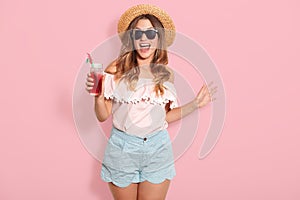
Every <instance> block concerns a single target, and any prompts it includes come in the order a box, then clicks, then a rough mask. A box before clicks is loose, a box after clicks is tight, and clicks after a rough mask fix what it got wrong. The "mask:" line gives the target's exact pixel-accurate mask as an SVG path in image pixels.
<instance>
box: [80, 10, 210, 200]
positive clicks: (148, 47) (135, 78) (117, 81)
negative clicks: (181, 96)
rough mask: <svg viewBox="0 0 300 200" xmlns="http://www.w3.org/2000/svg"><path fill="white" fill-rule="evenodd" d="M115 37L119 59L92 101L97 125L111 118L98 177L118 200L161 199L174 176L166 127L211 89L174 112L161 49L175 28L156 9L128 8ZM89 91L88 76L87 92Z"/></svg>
mask: <svg viewBox="0 0 300 200" xmlns="http://www.w3.org/2000/svg"><path fill="white" fill-rule="evenodd" d="M118 32H119V34H120V38H121V40H122V44H123V45H122V48H121V52H120V56H119V57H118V58H117V59H116V60H115V61H114V62H113V63H112V64H111V65H110V66H108V67H107V68H106V70H105V71H106V73H105V77H104V79H103V84H102V86H103V88H102V93H101V94H99V95H98V96H96V97H95V113H96V116H97V118H98V120H99V121H100V122H103V121H105V120H106V119H107V118H108V117H109V116H110V115H112V119H113V128H112V131H111V136H110V138H109V141H108V145H107V147H106V151H105V155H104V160H103V163H102V170H101V177H102V179H103V180H104V181H106V182H108V184H109V188H110V190H111V192H112V195H113V197H114V198H115V199H117V200H137V199H139V200H163V199H165V197H166V194H167V191H168V188H169V185H170V180H171V179H172V178H173V177H174V176H175V174H176V173H175V167H174V160H173V153H172V146H171V141H170V137H169V135H168V132H167V130H166V128H167V126H168V123H170V122H173V121H176V120H179V119H181V118H183V117H184V116H186V115H188V114H190V113H191V112H193V111H194V110H196V109H198V108H201V107H203V106H205V105H207V104H208V103H209V102H210V101H212V95H213V94H214V93H215V92H216V89H215V88H214V89H212V90H210V91H209V89H208V87H207V86H206V85H203V86H202V88H201V90H200V92H199V93H198V95H197V96H196V97H195V99H193V100H192V101H191V102H189V103H188V104H186V105H183V106H181V107H178V105H177V101H176V92H175V88H174V84H173V83H174V74H173V71H172V69H171V68H169V67H168V66H167V64H168V54H167V49H166V48H167V46H170V45H171V44H172V42H173V40H174V37H175V28H174V24H173V22H172V20H171V18H170V17H169V16H168V15H167V14H166V13H165V12H164V11H162V10H161V9H160V8H158V7H155V6H152V5H137V6H134V7H132V8H130V9H128V10H127V11H126V12H125V13H124V14H123V15H122V16H121V18H120V20H119V24H118ZM92 86H93V79H92V78H91V76H90V74H88V77H87V82H86V89H87V91H90V90H91V89H92Z"/></svg>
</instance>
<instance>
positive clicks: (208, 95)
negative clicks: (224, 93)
mask: <svg viewBox="0 0 300 200" xmlns="http://www.w3.org/2000/svg"><path fill="white" fill-rule="evenodd" d="M217 89H218V87H217V86H214V84H213V81H211V82H210V83H209V84H208V85H206V84H203V86H202V88H201V90H200V92H199V93H198V95H197V98H198V99H199V100H200V101H203V102H206V101H208V102H212V101H215V100H216V98H215V97H214V94H216V93H217Z"/></svg>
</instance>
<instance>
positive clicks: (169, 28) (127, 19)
mask: <svg viewBox="0 0 300 200" xmlns="http://www.w3.org/2000/svg"><path fill="white" fill-rule="evenodd" d="M145 14H150V15H153V16H155V17H156V18H158V19H159V21H160V22H161V23H162V25H163V26H164V30H165V38H166V44H167V46H170V45H171V44H172V43H173V42H174V39H175V35H176V33H175V25H174V23H173V20H172V19H171V17H170V16H169V15H168V14H167V13H166V12H165V11H164V10H162V9H160V8H159V7H157V6H153V5H150V4H140V5H136V6H133V7H131V8H129V9H128V10H126V11H125V12H124V13H123V14H122V15H121V17H120V19H119V23H118V33H119V35H120V37H122V33H124V32H125V31H127V29H128V26H129V24H130V23H131V22H132V20H134V19H135V18H136V17H138V16H140V15H145Z"/></svg>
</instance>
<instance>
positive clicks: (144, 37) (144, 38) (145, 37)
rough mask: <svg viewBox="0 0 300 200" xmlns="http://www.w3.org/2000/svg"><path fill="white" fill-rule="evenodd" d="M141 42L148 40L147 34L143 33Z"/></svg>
mask: <svg viewBox="0 0 300 200" xmlns="http://www.w3.org/2000/svg"><path fill="white" fill-rule="evenodd" d="M141 40H142V41H144V40H147V36H146V33H143V34H142V37H141Z"/></svg>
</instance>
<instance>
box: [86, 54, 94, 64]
mask: <svg viewBox="0 0 300 200" xmlns="http://www.w3.org/2000/svg"><path fill="white" fill-rule="evenodd" d="M87 55H88V58H87V59H86V62H90V64H91V65H92V64H93V59H92V56H91V54H89V53H87Z"/></svg>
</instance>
